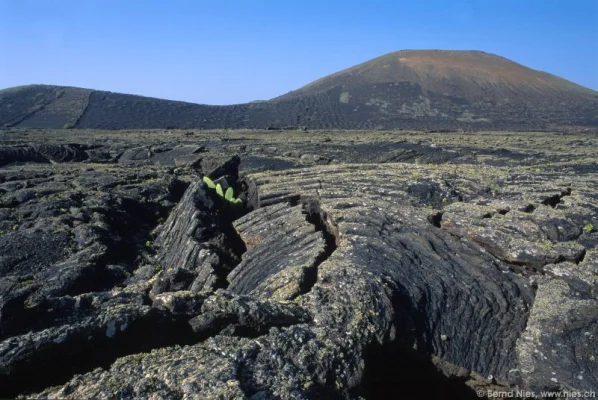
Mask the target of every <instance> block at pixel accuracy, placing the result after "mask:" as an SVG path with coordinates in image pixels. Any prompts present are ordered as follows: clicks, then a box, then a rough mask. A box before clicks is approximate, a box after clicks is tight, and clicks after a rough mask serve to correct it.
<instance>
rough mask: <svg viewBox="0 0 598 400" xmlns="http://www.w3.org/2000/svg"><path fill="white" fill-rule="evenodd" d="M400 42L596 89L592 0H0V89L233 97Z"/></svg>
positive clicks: (271, 92)
mask: <svg viewBox="0 0 598 400" xmlns="http://www.w3.org/2000/svg"><path fill="white" fill-rule="evenodd" d="M401 49H457V50H482V51H486V52H489V53H495V54H498V55H501V56H503V57H506V58H509V59H511V60H513V61H516V62H519V63H521V64H524V65H526V66H529V67H531V68H535V69H540V70H543V71H546V72H550V73H552V74H555V75H558V76H561V77H563V78H566V79H569V80H571V81H573V82H575V83H578V84H581V85H583V86H586V87H589V88H591V89H594V90H598V0H476V1H471V0H470V1H460V0H429V1H425V0H417V1H416V0H407V1H403V0H387V1H382V0H362V1H354V0H189V1H182V0H159V1H158V0H0V88H6V87H11V86H17V85H25V84H32V83H43V84H54V85H66V86H79V87H85V88H92V89H100V90H109V91H112V92H123V93H132V94H139V95H144V96H152V97H160V98H166V99H172V100H184V101H190V102H195V103H205V104H232V103H241V102H247V101H251V100H265V99H269V98H272V97H276V96H279V95H282V94H284V93H286V92H288V91H290V90H294V89H297V88H299V87H301V86H303V85H305V84H307V83H309V82H311V81H313V80H315V79H318V78H321V77H323V76H325V75H328V74H330V73H333V72H337V71H339V70H342V69H345V68H348V67H350V66H353V65H355V64H358V63H361V62H364V61H367V60H369V59H372V58H375V57H377V56H380V55H383V54H386V53H389V52H392V51H396V50H401Z"/></svg>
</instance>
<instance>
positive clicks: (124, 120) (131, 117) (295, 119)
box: [0, 50, 598, 129]
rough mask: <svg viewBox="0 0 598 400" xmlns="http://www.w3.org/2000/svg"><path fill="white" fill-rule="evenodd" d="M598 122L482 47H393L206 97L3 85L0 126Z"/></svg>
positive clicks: (594, 111) (591, 98) (579, 90)
mask: <svg viewBox="0 0 598 400" xmlns="http://www.w3.org/2000/svg"><path fill="white" fill-rule="evenodd" d="M2 126H5V127H6V126H16V127H31V128H75V127H76V128H98V129H124V128H131V129H132V128H169V127H171V128H203V129H218V128H268V127H279V128H283V127H307V128H328V129H331V128H332V129H373V128H389V129H390V128H394V129H396V128H408V129H416V128H421V129H462V128H473V129H550V128H554V127H564V126H580V127H583V126H587V127H598V92H595V91H593V90H590V89H587V88H584V87H582V86H580V85H577V84H574V83H572V82H570V81H567V80H565V79H562V78H559V77H557V76H554V75H551V74H548V73H545V72H541V71H536V70H533V69H530V68H527V67H525V66H523V65H521V64H517V63H515V62H513V61H510V60H508V59H506V58H503V57H500V56H497V55H494V54H489V53H484V52H481V51H450V50H403V51H398V52H393V53H389V54H386V55H383V56H381V57H378V58H375V59H373V60H370V61H367V62H365V63H362V64H359V65H356V66H353V67H351V68H348V69H345V70H343V71H340V72H337V73H335V74H332V75H329V76H326V77H324V78H321V79H318V80H316V81H314V82H312V83H310V84H308V85H306V86H304V87H302V88H299V89H297V90H294V91H292V92H289V93H287V94H285V95H282V96H280V97H277V98H275V99H272V100H267V101H255V102H251V103H247V104H237V105H231V106H209V105H200V104H192V103H185V102H178V101H170V100H161V99H155V98H148V97H141V96H135V95H126V94H119V93H111V92H104V91H96V90H91V89H81V88H72V87H60V86H49V85H29V86H20V87H15V88H9V89H4V90H0V127H2Z"/></svg>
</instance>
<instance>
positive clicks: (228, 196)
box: [203, 176, 243, 206]
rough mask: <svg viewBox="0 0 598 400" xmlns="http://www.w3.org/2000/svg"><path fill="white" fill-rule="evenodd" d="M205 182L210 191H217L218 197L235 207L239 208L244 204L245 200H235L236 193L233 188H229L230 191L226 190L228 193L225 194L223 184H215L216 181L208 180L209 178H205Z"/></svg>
mask: <svg viewBox="0 0 598 400" xmlns="http://www.w3.org/2000/svg"><path fill="white" fill-rule="evenodd" d="M203 181H204V183H205V184H206V185H207V186H208V187H209V188H210V189H214V190H216V194H218V196H220V197H222V198H223V199H224V200H226V201H228V202H229V203H230V204H232V205H235V206H239V205H241V204H243V200H241V199H238V198H235V193H234V190H233V188H231V187H229V188H228V189H226V192H224V190H223V189H222V185H221V184H219V183H218V184H216V183H214V181H213V180H211V179H210V178H208V177H207V176H204V177H203Z"/></svg>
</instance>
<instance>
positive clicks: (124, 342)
mask: <svg viewBox="0 0 598 400" xmlns="http://www.w3.org/2000/svg"><path fill="white" fill-rule="evenodd" d="M108 330H110V325H109V328H108ZM110 333H111V332H108V331H107V330H106V328H105V327H98V328H96V329H94V330H92V331H90V330H86V329H84V330H80V331H76V332H73V333H71V334H68V335H67V336H66V337H65V338H64V339H60V340H62V341H61V342H57V341H56V340H58V339H54V340H48V341H47V342H43V343H41V344H40V345H39V346H38V347H37V348H36V349H35V350H32V351H31V354H29V355H28V357H25V358H22V360H20V361H17V362H13V363H12V364H11V366H10V368H11V370H10V373H9V374H8V375H5V374H1V375H0V387H1V388H2V396H4V397H9V398H12V397H16V396H17V395H27V394H31V393H34V392H38V391H40V390H43V389H44V388H46V387H50V386H54V385H59V384H63V383H64V382H66V381H68V380H69V379H71V378H72V377H73V376H75V375H78V374H84V373H87V372H90V371H92V370H94V369H95V368H104V369H107V368H108V367H109V366H110V365H111V364H112V363H113V362H114V361H115V360H117V359H118V358H121V357H124V356H127V355H131V354H137V353H143V352H149V351H151V350H153V349H158V348H163V347H169V346H174V345H192V344H194V343H197V342H199V341H200V340H201V339H202V338H201V337H198V335H197V334H195V333H194V332H193V330H192V329H191V327H190V326H189V324H188V323H187V318H184V317H181V318H175V317H174V316H173V315H171V314H169V313H164V312H161V311H159V310H152V312H151V313H150V315H147V316H146V317H144V318H142V320H138V321H136V322H134V323H131V324H129V326H127V327H126V329H124V330H123V328H122V327H119V326H115V327H114V333H112V336H111V335H110ZM90 338H93V340H90ZM57 354H60V357H61V359H68V360H69V361H68V363H62V364H61V365H60V367H57V359H56V355H57Z"/></svg>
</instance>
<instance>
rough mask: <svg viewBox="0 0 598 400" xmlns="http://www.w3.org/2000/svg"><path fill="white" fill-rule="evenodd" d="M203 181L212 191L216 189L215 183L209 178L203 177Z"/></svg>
mask: <svg viewBox="0 0 598 400" xmlns="http://www.w3.org/2000/svg"><path fill="white" fill-rule="evenodd" d="M203 181H204V182H205V183H206V185H208V187H209V188H210V189H216V184H215V183H214V181H213V180H211V179H210V178H208V177H207V176H204V177H203Z"/></svg>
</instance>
